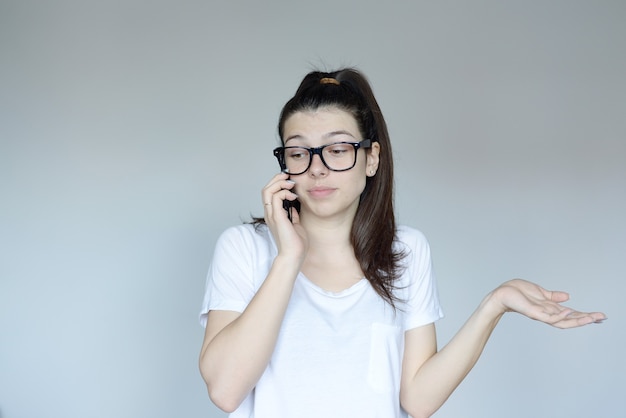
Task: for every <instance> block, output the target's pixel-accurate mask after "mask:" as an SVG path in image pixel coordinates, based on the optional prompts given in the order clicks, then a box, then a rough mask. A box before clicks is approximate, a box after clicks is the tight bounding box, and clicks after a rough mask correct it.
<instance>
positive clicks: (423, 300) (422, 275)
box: [404, 229, 443, 331]
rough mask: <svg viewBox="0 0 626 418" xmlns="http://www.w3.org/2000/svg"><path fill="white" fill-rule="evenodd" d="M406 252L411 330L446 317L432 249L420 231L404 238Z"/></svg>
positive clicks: (407, 319) (406, 294) (406, 301)
mask: <svg viewBox="0 0 626 418" xmlns="http://www.w3.org/2000/svg"><path fill="white" fill-rule="evenodd" d="M404 240H405V244H406V245H407V248H406V251H407V255H406V262H407V266H406V270H405V273H404V274H405V280H406V281H404V283H405V284H406V283H407V281H408V285H407V286H406V289H405V303H406V305H405V308H406V316H405V324H404V329H405V331H406V330H409V329H412V328H416V327H419V326H422V325H426V324H430V323H433V322H435V321H437V320H439V319H441V318H442V317H443V309H442V307H441V305H440V303H439V292H438V290H437V282H436V280H435V274H434V271H433V265H432V259H431V254H430V245H429V244H428V241H427V239H426V237H425V236H424V235H423V234H422V233H421V232H420V231H418V230H414V229H410V230H408V231H405V234H404Z"/></svg>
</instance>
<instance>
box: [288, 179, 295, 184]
mask: <svg viewBox="0 0 626 418" xmlns="http://www.w3.org/2000/svg"><path fill="white" fill-rule="evenodd" d="M287 183H291V184H296V182H295V181H293V180H291V179H287Z"/></svg>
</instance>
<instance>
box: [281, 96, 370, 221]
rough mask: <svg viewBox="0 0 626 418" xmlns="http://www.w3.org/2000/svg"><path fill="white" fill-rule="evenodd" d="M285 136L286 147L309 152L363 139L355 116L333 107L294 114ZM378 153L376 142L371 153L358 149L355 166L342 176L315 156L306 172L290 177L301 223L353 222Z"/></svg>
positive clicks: (286, 124) (285, 127)
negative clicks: (319, 220) (313, 219)
mask: <svg viewBox="0 0 626 418" xmlns="http://www.w3.org/2000/svg"><path fill="white" fill-rule="evenodd" d="M283 136H284V138H283V139H284V145H285V146H302V147H310V148H315V147H320V146H323V145H327V144H331V143H334V142H360V141H362V140H363V139H364V138H363V137H362V135H361V132H360V131H359V127H358V124H357V121H356V119H355V118H354V117H353V116H352V114H350V113H349V112H346V111H345V110H341V109H338V108H334V107H330V108H321V109H318V110H315V111H301V112H296V113H294V114H293V115H291V116H289V117H288V118H287V119H286V120H285V124H284V129H283ZM379 150H380V146H379V144H378V143H377V142H373V143H372V146H371V148H369V149H363V148H360V149H358V150H357V160H356V165H355V166H354V167H353V168H352V169H350V170H348V171H341V172H337V171H332V170H330V169H329V168H327V167H326V166H325V165H324V164H323V163H322V161H321V159H320V156H319V155H314V156H313V160H312V161H311V166H310V167H309V169H308V170H307V171H306V172H304V173H302V174H299V175H292V176H291V179H292V180H294V181H295V182H296V185H295V193H296V194H297V195H298V199H299V201H300V203H301V211H300V213H301V216H302V220H303V221H304V220H306V219H307V218H308V217H317V218H324V219H336V220H339V221H342V220H345V221H349V222H352V219H353V218H354V215H355V213H356V210H357V208H358V205H359V197H360V195H361V193H362V192H363V189H364V188H365V182H366V178H367V177H368V176H372V175H374V174H375V173H376V170H377V169H378V155H379Z"/></svg>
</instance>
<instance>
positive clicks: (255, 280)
mask: <svg viewBox="0 0 626 418" xmlns="http://www.w3.org/2000/svg"><path fill="white" fill-rule="evenodd" d="M396 245H400V246H402V248H401V249H402V250H404V252H405V253H406V257H405V258H404V259H403V264H404V265H405V266H406V268H405V270H404V273H403V275H402V276H401V277H400V278H399V280H398V282H397V285H398V286H397V287H398V290H397V295H398V296H399V298H400V299H401V300H403V301H405V302H402V303H397V309H396V310H395V311H394V309H393V308H392V307H391V306H390V305H389V304H388V303H387V302H385V301H384V300H383V299H382V298H381V297H380V296H379V295H378V294H377V293H376V292H375V291H374V289H373V288H372V286H371V285H370V283H369V281H367V280H366V279H361V280H360V281H359V282H358V283H356V284H355V285H353V286H352V287H350V288H348V289H345V290H343V291H341V292H337V293H334V292H329V291H326V290H324V289H322V288H320V287H318V286H316V285H315V284H314V283H312V282H311V281H310V280H308V279H307V278H306V277H305V276H304V275H303V274H302V273H300V274H299V275H298V277H297V279H296V282H295V285H294V289H293V293H292V296H291V299H290V301H289V306H288V308H287V311H286V314H285V318H284V320H283V323H282V326H281V331H280V334H279V337H278V341H277V343H276V348H275V350H274V353H273V355H272V358H271V360H270V362H269V364H268V366H267V368H266V370H265V372H264V373H263V375H262V376H261V378H260V379H259V381H258V383H257V385H256V387H255V388H254V390H253V391H252V392H251V393H250V394H249V395H248V396H247V398H246V399H245V400H244V402H243V403H242V404H241V406H240V407H239V408H238V409H237V410H236V411H235V412H233V413H232V414H231V415H230V416H231V417H233V418H281V417H285V418H295V417H297V418H308V417H311V418H321V417H323V418H329V417H342V418H344V417H360V418H368V417H371V418H374V417H379V418H391V417H407V414H406V412H405V411H404V410H402V408H401V407H400V399H399V393H400V374H401V366H402V355H403V349H404V331H407V330H409V329H412V328H415V327H419V326H421V325H426V324H429V323H432V322H434V321H436V320H438V319H439V318H441V317H442V316H443V312H442V309H441V306H440V304H439V299H438V295H437V287H436V283H435V280H434V275H433V272H432V265H431V258H430V248H429V246H428V242H427V241H426V238H425V237H424V235H423V234H422V233H421V232H419V231H418V230H416V229H412V228H408V227H400V228H399V229H398V231H397V242H396ZM276 254H277V249H276V245H275V243H274V240H273V238H272V236H271V233H270V232H269V229H268V228H267V226H266V225H257V226H256V229H255V226H254V225H248V224H246V225H240V226H236V227H232V228H229V229H227V230H226V231H225V232H224V233H223V234H222V235H221V236H220V238H219V240H218V242H217V245H216V249H215V254H214V257H213V261H212V263H211V267H210V269H209V273H208V277H207V287H206V294H205V297H204V302H203V305H202V311H201V313H200V322H201V324H202V325H203V326H205V325H206V317H207V313H208V312H209V311H210V310H231V311H237V312H243V311H244V309H245V308H246V306H247V305H248V303H249V302H250V300H251V299H252V297H253V296H254V294H255V293H256V291H257V290H258V289H259V287H260V286H261V284H262V283H263V280H265V277H266V276H267V273H268V272H269V269H270V267H271V265H272V262H273V260H274V258H275V257H276ZM250 350H251V352H252V351H253V350H254V347H250Z"/></svg>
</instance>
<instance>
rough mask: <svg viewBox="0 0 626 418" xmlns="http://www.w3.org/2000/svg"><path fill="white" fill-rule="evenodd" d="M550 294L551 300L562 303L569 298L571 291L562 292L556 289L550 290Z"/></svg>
mask: <svg viewBox="0 0 626 418" xmlns="http://www.w3.org/2000/svg"><path fill="white" fill-rule="evenodd" d="M548 293H549V295H550V298H549V299H550V300H551V301H553V302H557V303H561V302H565V301H567V300H569V293H567V292H561V291H559V290H555V291H552V292H548Z"/></svg>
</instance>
